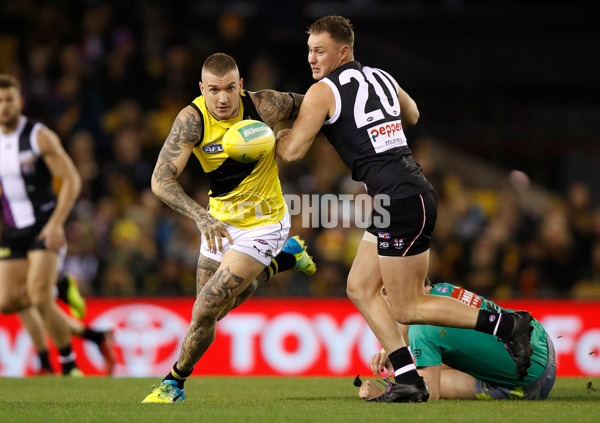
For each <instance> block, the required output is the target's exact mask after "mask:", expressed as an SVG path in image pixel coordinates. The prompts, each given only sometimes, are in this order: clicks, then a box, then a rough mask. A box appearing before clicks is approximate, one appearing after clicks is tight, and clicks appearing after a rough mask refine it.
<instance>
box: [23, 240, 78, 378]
mask: <svg viewBox="0 0 600 423" xmlns="http://www.w3.org/2000/svg"><path fill="white" fill-rule="evenodd" d="M27 258H28V261H29V268H28V272H27V284H26V286H27V296H28V297H29V299H30V301H31V303H32V304H33V306H34V307H36V309H37V310H38V311H39V313H40V315H41V316H42V320H43V321H44V326H45V328H46V331H47V332H48V334H49V335H50V338H51V339H52V342H53V343H54V346H55V347H56V348H57V349H58V351H59V354H60V357H59V360H60V362H61V365H62V372H63V374H64V375H72V376H81V371H80V370H79V369H78V368H77V366H76V364H75V353H73V350H72V349H71V327H70V326H69V324H68V322H67V320H66V316H65V315H64V313H63V311H62V310H61V309H60V307H58V305H57V304H56V301H55V300H54V294H53V289H54V285H55V284H56V277H57V264H58V255H57V253H55V252H53V251H47V250H33V251H30V252H29V253H28V255H27Z"/></svg>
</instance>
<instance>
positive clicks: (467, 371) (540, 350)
mask: <svg viewBox="0 0 600 423" xmlns="http://www.w3.org/2000/svg"><path fill="white" fill-rule="evenodd" d="M425 290H426V292H427V293H428V294H429V295H439V296H445V297H452V298H455V299H457V300H459V301H463V302H465V303H467V304H468V305H470V306H472V307H476V308H484V309H486V310H489V311H493V312H501V311H503V312H505V311H510V310H508V309H503V308H502V307H500V306H499V305H497V304H495V303H494V302H493V301H490V300H487V299H485V298H483V297H481V296H479V295H477V294H475V293H473V292H470V291H467V290H465V289H464V288H461V287H459V286H455V285H451V284H449V283H438V284H435V285H433V286H432V285H431V282H430V281H429V280H426V281H425ZM384 295H385V294H384ZM531 325H532V327H533V331H532V333H531V345H532V347H533V355H532V356H531V361H532V364H531V367H530V368H529V370H528V373H527V376H526V377H525V379H518V378H517V377H516V375H515V372H514V363H513V361H512V359H511V356H510V354H509V353H508V352H507V351H506V349H505V348H504V344H503V343H502V342H501V341H500V340H499V339H498V338H496V337H493V336H490V335H488V334H484V333H481V332H477V331H475V330H473V329H456V328H450V327H439V326H430V325H411V326H404V327H403V330H404V333H405V339H408V340H409V342H410V347H411V351H412V354H413V357H414V360H415V364H416V366H417V370H418V372H419V374H420V375H421V376H423V378H424V379H425V381H426V382H427V385H428V386H429V391H430V395H431V396H430V399H439V398H443V399H459V398H465V399H476V398H477V399H524V400H534V399H546V398H547V397H548V394H549V393H550V390H551V389H552V387H553V386H554V381H555V379H556V362H555V358H554V347H553V345H552V340H551V339H550V337H549V336H548V334H547V333H546V331H545V330H544V328H543V327H542V325H541V323H540V322H538V321H537V320H533V321H532V323H531ZM406 331H408V336H406ZM370 366H371V369H372V370H373V373H374V374H377V375H378V374H380V372H383V371H386V370H388V371H392V367H391V364H390V361H389V359H388V357H387V355H386V354H385V353H384V352H383V351H382V352H380V353H377V354H375V355H373V357H371V361H370ZM392 374H393V373H392ZM382 385H384V384H383V383H382ZM384 387H385V385H384ZM382 392H383V390H382V389H381V388H380V387H378V386H377V384H376V383H374V382H373V381H370V380H367V381H365V382H364V383H362V385H361V387H360V392H359V396H360V397H361V398H365V399H369V398H374V397H376V396H378V395H381V393H382Z"/></svg>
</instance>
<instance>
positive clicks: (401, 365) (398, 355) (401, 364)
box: [388, 347, 419, 383]
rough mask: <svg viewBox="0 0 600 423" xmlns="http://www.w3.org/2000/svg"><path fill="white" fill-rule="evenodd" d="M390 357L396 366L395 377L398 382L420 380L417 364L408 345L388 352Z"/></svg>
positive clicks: (394, 366) (393, 365)
mask: <svg viewBox="0 0 600 423" xmlns="http://www.w3.org/2000/svg"><path fill="white" fill-rule="evenodd" d="M388 358H389V359H390V362H391V363H392V367H393V368H394V379H395V381H396V383H412V382H416V381H417V380H419V373H417V366H415V362H414V361H413V358H412V355H411V353H410V351H409V350H408V347H402V348H399V349H397V350H396V351H393V352H391V353H390V354H388Z"/></svg>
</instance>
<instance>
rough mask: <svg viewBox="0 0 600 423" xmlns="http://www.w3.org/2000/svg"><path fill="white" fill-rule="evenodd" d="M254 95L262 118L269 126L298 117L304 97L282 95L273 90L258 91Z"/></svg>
mask: <svg viewBox="0 0 600 423" xmlns="http://www.w3.org/2000/svg"><path fill="white" fill-rule="evenodd" d="M251 94H252V100H253V101H254V105H255V106H256V110H258V113H259V114H260V117H261V118H262V119H263V120H264V121H265V123H267V124H268V125H271V126H272V125H274V124H276V123H277V122H280V121H282V120H288V119H295V118H296V117H297V116H298V111H299V110H300V105H301V104H302V100H303V99H304V96H303V95H300V94H293V93H292V94H291V95H290V93H282V92H278V91H272V90H264V91H257V92H255V93H251Z"/></svg>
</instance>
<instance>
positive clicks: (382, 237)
mask: <svg viewBox="0 0 600 423" xmlns="http://www.w3.org/2000/svg"><path fill="white" fill-rule="evenodd" d="M391 237H392V235H391V234H390V233H389V232H377V239H378V240H379V243H378V245H379V248H390V243H389V241H387V240H388V239H390V238H391Z"/></svg>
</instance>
